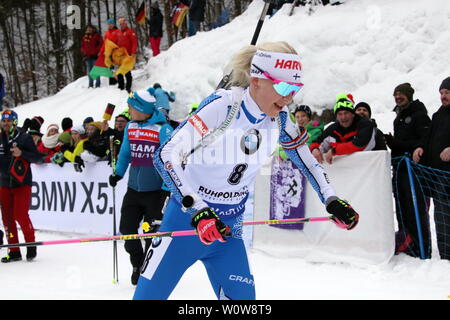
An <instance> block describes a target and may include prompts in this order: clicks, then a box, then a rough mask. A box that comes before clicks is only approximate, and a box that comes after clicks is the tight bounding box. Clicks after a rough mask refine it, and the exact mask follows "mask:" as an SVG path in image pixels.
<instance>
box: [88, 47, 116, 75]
mask: <svg viewBox="0 0 450 320" xmlns="http://www.w3.org/2000/svg"><path fill="white" fill-rule="evenodd" d="M106 41H108V40H106ZM113 75H114V74H113V73H112V71H111V70H110V69H109V68H108V66H107V65H106V64H105V51H102V52H101V53H100V55H99V56H98V59H97V61H95V64H94V67H93V68H92V69H91V71H90V72H89V76H90V77H91V78H92V79H94V80H95V79H97V78H98V77H107V78H111V77H112V76H113Z"/></svg>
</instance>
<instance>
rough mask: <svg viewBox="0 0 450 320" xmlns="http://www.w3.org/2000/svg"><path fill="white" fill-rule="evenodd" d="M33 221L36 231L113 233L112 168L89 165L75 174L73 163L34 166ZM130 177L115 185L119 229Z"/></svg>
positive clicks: (99, 164)
mask: <svg viewBox="0 0 450 320" xmlns="http://www.w3.org/2000/svg"><path fill="white" fill-rule="evenodd" d="M31 167H32V170H33V187H32V189H31V205H30V218H31V221H32V222H33V226H34V227H35V229H41V230H53V231H62V232H75V233H89V234H99V235H112V234H113V210H114V206H113V189H112V187H111V186H110V185H109V184H108V178H109V175H110V174H111V173H112V169H111V167H110V166H108V164H107V162H106V161H105V162H97V163H93V164H89V163H87V164H86V167H85V168H84V169H83V172H76V171H75V170H74V167H73V165H72V164H71V163H66V164H65V165H64V167H62V168H61V167H59V166H57V165H54V164H39V165H34V164H32V166H31ZM127 181H128V174H126V176H125V177H124V179H122V180H121V181H120V182H119V183H118V184H117V186H116V188H115V192H116V197H115V198H116V203H115V208H116V221H117V226H116V228H117V229H116V230H117V232H118V229H119V227H118V226H119V221H120V208H121V206H122V199H123V196H124V195H125V192H126V190H127Z"/></svg>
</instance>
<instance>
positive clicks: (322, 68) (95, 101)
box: [16, 0, 450, 132]
mask: <svg viewBox="0 0 450 320" xmlns="http://www.w3.org/2000/svg"><path fill="white" fill-rule="evenodd" d="M262 7H263V1H262V0H255V1H254V2H253V3H252V4H251V5H250V6H249V8H248V10H247V11H246V12H244V13H243V14H242V15H241V16H239V17H237V18H236V19H234V20H233V21H232V22H231V23H229V24H227V25H225V26H223V27H221V28H218V29H214V30H212V31H209V32H200V33H198V34H197V35H196V36H194V37H190V38H186V39H183V40H180V41H178V42H176V43H175V44H174V45H173V46H172V47H171V48H170V49H169V50H168V51H165V52H163V53H161V54H160V55H159V56H157V57H155V58H152V59H150V61H149V63H148V64H147V66H146V67H145V68H144V69H141V70H136V71H134V77H135V81H134V89H141V88H147V87H149V86H151V85H153V83H155V82H159V83H161V84H162V86H163V88H165V89H167V90H173V91H175V92H176V93H177V101H176V102H175V103H174V105H173V108H174V111H173V113H172V114H173V117H174V118H177V119H180V118H183V117H184V116H185V114H186V112H187V105H188V104H191V103H195V102H199V101H200V100H201V99H202V98H204V97H206V96H207V95H209V94H210V93H211V92H212V91H213V90H214V89H215V87H216V85H217V84H218V83H219V81H220V79H221V78H222V75H223V70H224V69H225V67H226V65H227V64H228V62H229V60H230V58H231V56H232V55H233V53H234V52H236V51H237V50H239V49H240V48H241V47H243V46H245V45H247V44H249V43H250V41H251V38H252V36H253V32H254V29H255V26H256V23H257V21H258V19H259V15H260V13H261V10H262ZM288 11H289V7H288V6H287V5H285V6H284V7H283V8H282V9H281V10H280V11H279V12H278V13H276V14H275V15H274V16H273V17H272V18H270V19H266V21H265V22H264V25H263V28H262V31H261V34H260V37H259V39H258V43H262V42H266V41H280V40H284V41H288V42H289V43H290V44H292V45H293V46H294V47H295V48H296V49H297V50H298V52H299V53H300V55H301V56H302V59H303V67H304V83H305V87H304V89H303V90H302V92H301V93H300V94H298V96H297V97H296V100H295V101H296V102H298V103H306V104H309V105H311V106H312V107H313V108H314V109H315V110H316V111H319V112H321V110H322V109H323V108H324V106H327V107H331V106H332V105H333V102H334V97H335V96H336V94H338V93H340V92H350V93H352V94H353V95H354V97H355V99H356V100H357V101H366V102H368V103H369V104H370V105H371V106H372V109H373V114H374V117H375V119H376V120H377V122H378V125H379V127H380V129H381V130H383V131H387V132H388V131H390V130H391V126H392V118H393V113H392V112H390V111H391V110H392V108H393V106H394V104H393V97H392V93H393V89H394V87H395V86H396V85H398V84H400V83H403V82H410V83H411V84H412V86H413V87H414V88H415V89H416V94H415V98H419V99H420V100H422V101H423V102H424V103H425V105H426V106H427V107H428V108H429V110H430V112H434V111H436V110H437V108H438V107H439V103H440V102H439V96H438V90H437V88H438V87H439V85H440V83H441V81H442V79H444V78H445V77H447V76H449V75H450V70H449V68H448V62H449V58H448V44H449V43H450V3H449V2H448V1H447V0H414V1H410V0H396V1H391V0H377V1H373V0H348V1H347V2H346V4H344V5H340V6H325V7H318V8H317V9H316V11H315V12H314V13H313V14H312V15H308V14H307V12H306V9H305V8H304V7H298V8H296V10H295V12H294V14H293V15H292V16H291V17H289V16H288V15H287V13H288ZM103 81H104V82H103V84H102V85H103V86H104V87H102V88H100V89H95V90H94V89H87V79H86V78H81V79H79V80H77V81H75V82H74V83H72V84H70V85H68V86H67V87H66V88H65V89H63V90H62V91H61V92H59V93H58V94H56V95H55V96H53V97H49V98H45V99H42V100H39V101H35V102H32V103H28V104H25V105H22V106H20V107H18V108H17V109H16V110H17V111H18V113H19V117H20V121H23V120H24V119H25V118H26V117H30V116H34V115H41V116H43V117H44V119H46V125H48V124H50V123H53V122H56V123H60V122H61V119H62V118H63V117H65V116H69V117H72V118H73V119H74V122H75V123H80V122H81V121H82V120H83V119H84V118H85V117H87V116H93V117H95V118H96V119H101V116H102V115H103V111H104V108H105V107H106V105H107V103H108V102H111V103H114V104H116V105H117V108H116V113H119V112H120V111H121V110H122V108H123V107H124V106H125V105H126V102H125V101H126V93H125V92H120V91H119V90H117V89H115V88H112V87H111V88H109V87H108V86H107V84H106V79H103ZM46 125H44V127H45V128H46Z"/></svg>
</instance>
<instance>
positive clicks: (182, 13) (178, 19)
mask: <svg viewBox="0 0 450 320" xmlns="http://www.w3.org/2000/svg"><path fill="white" fill-rule="evenodd" d="M188 10H189V7H188V6H187V5H185V4H184V3H180V4H179V5H178V7H177V8H176V9H175V13H174V14H173V17H172V23H173V24H174V25H175V26H177V27H179V26H181V24H182V23H183V21H184V18H185V17H186V14H187V12H188Z"/></svg>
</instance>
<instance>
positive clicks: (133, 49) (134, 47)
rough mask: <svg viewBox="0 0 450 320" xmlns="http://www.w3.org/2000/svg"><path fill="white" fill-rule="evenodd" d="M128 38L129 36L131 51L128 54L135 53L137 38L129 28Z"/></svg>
mask: <svg viewBox="0 0 450 320" xmlns="http://www.w3.org/2000/svg"><path fill="white" fill-rule="evenodd" d="M130 38H131V53H130V54H136V52H137V47H138V40H137V36H136V32H135V31H134V30H131V33H130Z"/></svg>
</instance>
